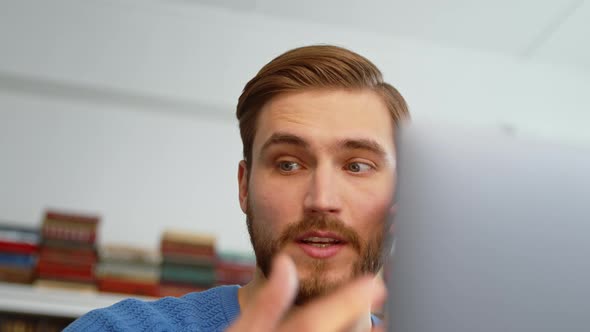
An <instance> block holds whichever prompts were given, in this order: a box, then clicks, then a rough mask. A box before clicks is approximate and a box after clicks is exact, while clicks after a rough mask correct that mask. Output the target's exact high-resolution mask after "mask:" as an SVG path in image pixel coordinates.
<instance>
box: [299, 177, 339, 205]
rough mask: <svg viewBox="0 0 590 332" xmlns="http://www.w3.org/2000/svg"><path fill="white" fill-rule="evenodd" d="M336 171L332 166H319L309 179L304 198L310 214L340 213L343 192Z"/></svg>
mask: <svg viewBox="0 0 590 332" xmlns="http://www.w3.org/2000/svg"><path fill="white" fill-rule="evenodd" d="M339 189H340V188H338V178H337V174H336V172H334V170H333V169H332V168H331V167H321V168H320V167H318V168H316V170H315V171H314V172H313V173H312V176H311V178H310V180H309V184H308V188H307V192H306V195H305V200H304V203H303V205H304V209H305V212H306V213H308V214H338V213H340V211H341V201H340V195H341V192H340V190H339Z"/></svg>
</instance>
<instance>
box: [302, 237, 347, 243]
mask: <svg viewBox="0 0 590 332" xmlns="http://www.w3.org/2000/svg"><path fill="white" fill-rule="evenodd" d="M303 242H307V243H312V244H330V243H336V242H339V241H338V240H336V239H331V238H325V237H317V236H312V237H306V238H305V239H303Z"/></svg>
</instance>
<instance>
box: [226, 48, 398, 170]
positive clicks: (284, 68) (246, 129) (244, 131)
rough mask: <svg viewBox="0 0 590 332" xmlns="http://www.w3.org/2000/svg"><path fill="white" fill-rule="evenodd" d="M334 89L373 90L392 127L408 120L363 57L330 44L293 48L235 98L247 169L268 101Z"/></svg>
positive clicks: (391, 90) (391, 91) (392, 91)
mask: <svg viewBox="0 0 590 332" xmlns="http://www.w3.org/2000/svg"><path fill="white" fill-rule="evenodd" d="M334 88H341V89H347V90H365V89H367V90H371V91H375V92H376V93H377V94H378V95H379V96H381V98H382V99H383V101H384V102H385V105H386V106H387V108H388V110H389V112H390V113H391V117H392V119H393V124H394V126H396V125H398V124H399V122H400V121H401V120H402V119H404V118H408V117H409V112H408V106H407V104H406V102H405V100H404V98H403V97H402V95H401V94H400V93H399V92H398V91H397V90H396V89H395V88H394V87H393V86H391V85H390V84H388V83H385V82H384V81H383V75H382V74H381V71H380V70H379V69H378V68H377V67H376V66H375V65H374V64H373V63H372V62H371V61H369V60H368V59H366V58H365V57H363V56H361V55H359V54H357V53H354V52H352V51H350V50H347V49H345V48H342V47H338V46H332V45H313V46H305V47H300V48H295V49H293V50H290V51H287V52H285V53H283V54H281V55H279V56H278V57H276V58H274V59H273V60H272V61H271V62H269V63H268V64H266V65H265V66H264V67H262V69H260V71H259V72H258V73H257V74H256V76H254V78H252V79H251V80H250V81H249V82H248V83H247V84H246V86H245V87H244V90H243V91H242V95H241V96H240V98H239V99H238V106H237V109H236V117H237V118H238V121H239V124H240V135H241V137H242V144H243V154H244V160H245V161H246V165H247V168H248V169H250V166H251V165H252V145H253V143H254V136H255V135H256V123H257V119H258V115H259V113H260V111H261V109H262V108H263V106H264V105H265V104H266V103H267V102H268V101H269V100H271V99H272V98H274V97H276V96H278V95H279V94H283V93H289V92H299V91H304V90H309V89H334Z"/></svg>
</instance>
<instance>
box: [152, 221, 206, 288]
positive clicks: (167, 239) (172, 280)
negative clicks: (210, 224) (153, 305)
mask: <svg viewBox="0 0 590 332" xmlns="http://www.w3.org/2000/svg"><path fill="white" fill-rule="evenodd" d="M160 248H161V252H162V270H161V276H160V296H182V295H184V294H186V293H190V292H195V291H202V290H205V289H207V288H210V287H212V286H214V285H215V237H213V236H210V235H206V234H201V233H191V232H183V231H165V232H164V234H163V235H162V240H161V243H160Z"/></svg>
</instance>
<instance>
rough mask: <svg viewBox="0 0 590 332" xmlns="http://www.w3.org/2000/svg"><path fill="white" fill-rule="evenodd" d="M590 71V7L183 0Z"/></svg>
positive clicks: (583, 2) (566, 2) (419, 0)
mask: <svg viewBox="0 0 590 332" xmlns="http://www.w3.org/2000/svg"><path fill="white" fill-rule="evenodd" d="M185 1H187V2H196V3H199V4H205V5H209V6H217V7H223V8H226V9H231V10H235V11H247V12H254V13H257V14H261V15H268V16H273V17H284V18H288V19H295V20H301V21H308V22H314V23H324V24H331V25H342V26H346V27H349V28H354V29H359V30H364V31H374V32H378V33H380V34H382V35H388V34H389V35H395V36H398V37H406V38H412V39H418V40H423V41H427V42H431V43H436V44H442V45H446V46H452V47H461V48H470V49H476V50H482V51H487V52H497V53H502V54H507V55H511V56H516V57H523V58H526V59H534V60H535V61H540V62H548V63H555V64H560V65H568V66H573V67H576V68H579V69H584V70H589V71H590V0H541V1H539V0H494V1H490V0H444V1H440V0H412V1H399V0H397V1H396V0H391V1H387V0H367V1H361V0H321V1H318V0H298V1H284V0H278V1H277V0H190V1H189V0H185Z"/></svg>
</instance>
